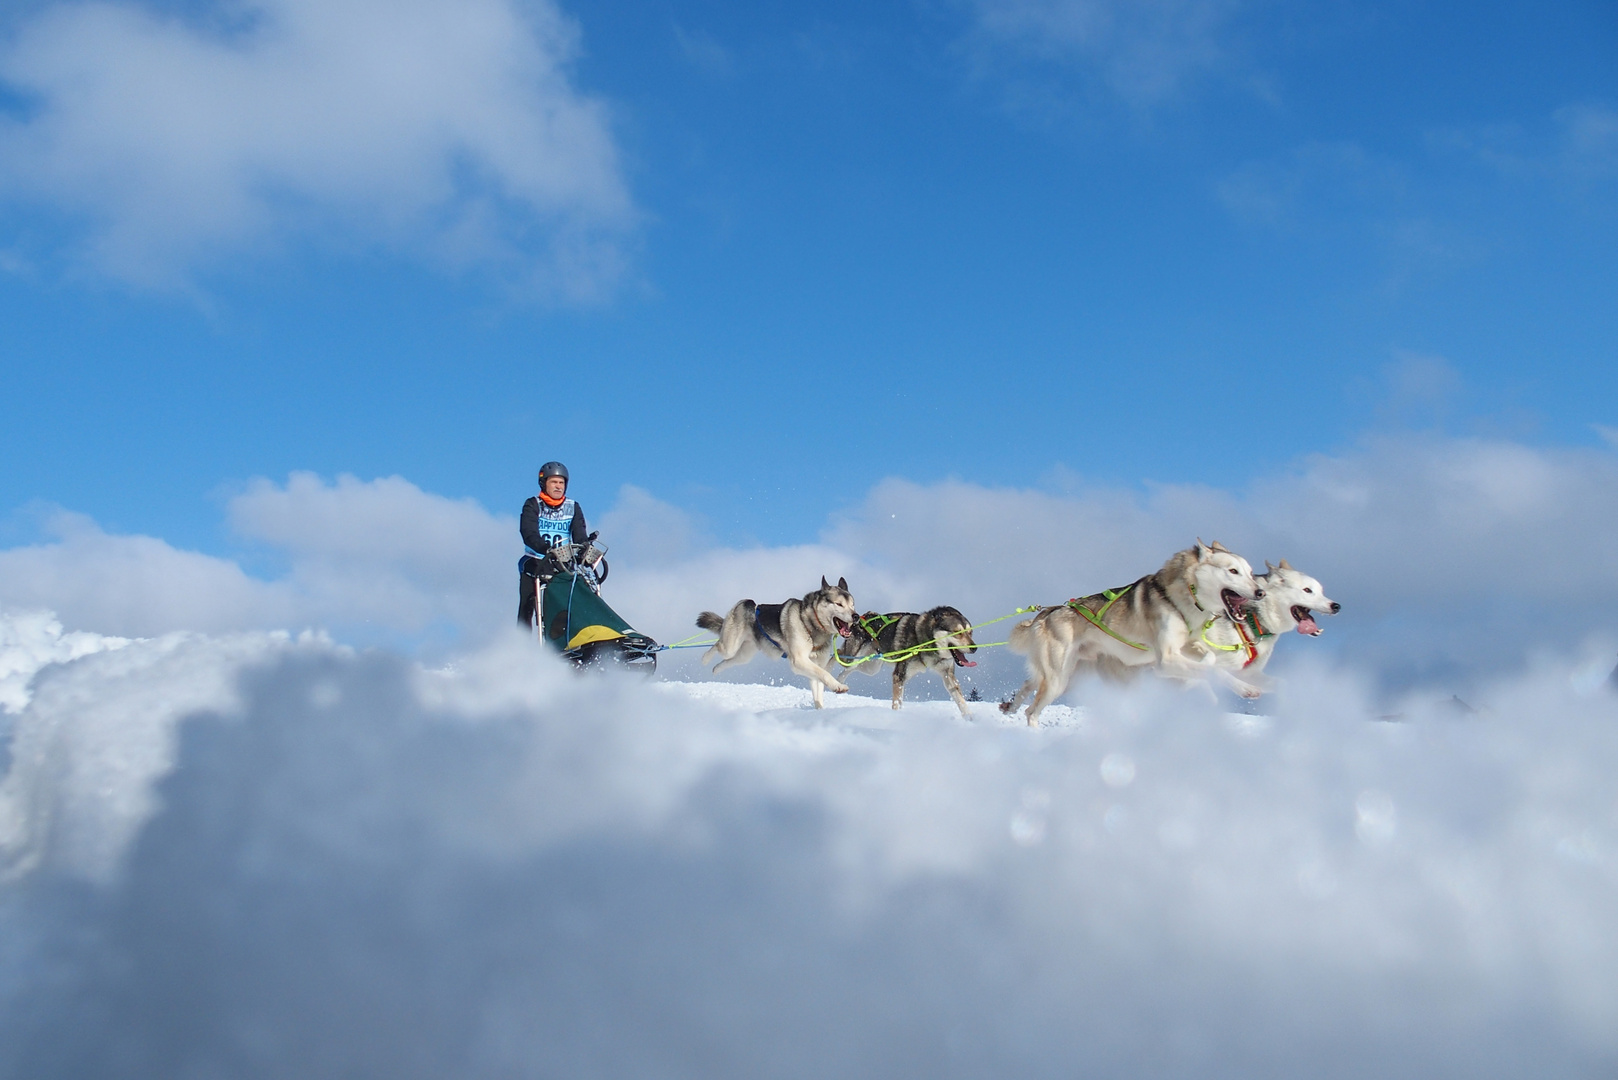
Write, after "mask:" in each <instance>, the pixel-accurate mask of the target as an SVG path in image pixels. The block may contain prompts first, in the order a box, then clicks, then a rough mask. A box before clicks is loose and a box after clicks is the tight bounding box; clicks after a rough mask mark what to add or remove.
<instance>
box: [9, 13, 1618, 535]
mask: <svg viewBox="0 0 1618 1080" xmlns="http://www.w3.org/2000/svg"><path fill="white" fill-rule="evenodd" d="M333 13H335V14H333ZM473 24H475V25H474V28H473V30H468V31H466V32H465V33H464V34H463V33H462V32H461V31H462V29H463V28H464V27H465V26H466V25H473ZM444 27H454V28H455V29H454V30H453V31H445V30H444ZM0 33H3V34H4V39H3V40H4V44H3V46H0V95H3V96H0V108H3V110H4V111H3V116H4V120H3V122H0V268H3V270H0V370H3V372H4V386H5V392H4V394H3V395H0V455H3V456H4V459H5V460H6V461H7V462H8V463H9V466H10V467H8V468H6V469H5V470H3V471H0V512H3V513H4V514H5V515H6V521H7V524H6V525H5V534H4V535H0V543H10V544H16V543H22V542H25V541H27V540H28V539H30V538H31V537H32V536H33V530H34V529H35V527H36V524H37V522H38V520H39V512H38V511H39V508H40V507H42V506H61V507H65V508H67V509H69V510H72V511H76V512H79V513H84V514H87V515H89V516H91V517H93V518H94V519H95V520H96V521H98V522H99V523H100V524H101V525H102V526H103V527H104V528H106V529H107V530H109V531H111V532H141V533H148V534H152V535H158V536H162V537H164V538H165V539H167V540H168V541H170V542H171V543H174V544H178V545H181V546H184V547H191V548H197V549H201V550H205V551H224V550H229V549H231V548H232V547H233V546H234V545H235V544H236V543H237V542H236V541H235V540H234V539H233V538H232V536H231V535H230V534H229V532H228V526H227V525H226V523H225V515H224V513H223V510H222V507H223V505H224V503H225V500H226V499H227V498H228V497H229V496H230V495H231V494H233V493H235V492H238V491H240V490H241V489H242V488H243V487H244V485H246V484H247V483H248V482H249V481H251V480H252V479H253V478H255V477H269V478H271V479H274V480H278V481H279V480H284V479H285V477H286V476H287V475H288V474H289V473H291V472H292V471H294V470H311V471H313V472H316V473H318V474H320V475H323V476H328V477H330V476H335V475H337V474H341V473H352V474H354V475H356V476H359V477H361V478H362V479H369V478H373V477H381V476H389V475H394V474H398V475H402V476H404V477H407V478H408V479H410V480H411V481H413V482H414V483H416V484H418V485H420V486H421V487H423V488H425V489H427V490H430V491H433V492H437V493H440V494H443V495H447V496H451V497H457V498H458V497H471V498H474V499H476V500H478V501H479V502H481V503H483V504H484V505H486V506H488V507H489V508H490V509H493V510H496V511H498V512H510V513H514V512H515V510H516V508H517V506H518V505H519V504H520V502H521V500H522V499H523V498H524V497H526V496H527V495H528V494H529V493H530V492H531V490H532V480H533V475H532V474H533V472H534V470H535V468H536V466H537V465H538V464H539V463H540V462H541V461H543V460H546V459H548V458H552V457H560V458H562V459H563V460H565V461H567V462H568V463H569V465H570V466H572V468H573V470H574V473H575V476H576V477H577V484H576V490H575V493H576V494H577V495H578V496H579V497H580V498H581V499H583V500H584V501H585V503H586V505H587V507H591V508H593V509H595V510H596V512H597V513H599V512H600V509H604V508H605V506H606V505H607V504H609V503H610V502H611V500H612V499H613V498H614V496H615V494H616V492H617V491H618V489H619V488H620V486H621V485H623V484H634V485H637V486H640V487H642V488H645V489H647V490H649V491H651V492H653V493H654V494H655V495H657V496H658V497H660V498H662V499H665V500H669V501H672V502H674V503H676V504H677V505H679V506H681V507H682V508H684V509H685V510H686V511H688V512H690V513H692V514H694V515H696V516H697V517H698V518H700V519H702V520H703V521H705V522H706V524H707V526H708V528H709V529H710V530H711V532H712V533H713V535H715V536H716V537H718V538H720V539H723V540H725V541H727V542H732V543H746V542H749V541H758V542H764V543H784V542H795V541H800V540H804V539H809V538H812V537H813V536H814V535H815V534H816V533H817V532H818V531H819V530H820V529H821V528H822V527H823V526H824V525H825V522H826V520H827V514H828V511H831V510H835V509H837V508H839V507H844V506H848V505H851V504H853V503H855V502H857V501H858V500H859V499H861V498H862V497H863V496H864V494H865V493H866V492H867V491H868V490H869V489H870V488H871V487H872V486H873V485H874V484H875V483H876V482H877V481H878V480H880V479H882V478H884V477H894V476H896V477H903V478H909V479H913V480H917V481H922V482H926V481H931V480H934V479H939V478H942V477H945V476H948V475H955V476H960V477H965V478H971V479H976V480H979V481H981V482H985V483H989V484H994V485H1005V486H1012V487H1022V486H1033V487H1040V486H1044V487H1050V488H1060V487H1062V486H1063V485H1066V484H1071V483H1074V482H1075V479H1076V478H1077V479H1082V480H1083V481H1084V482H1090V483H1100V484H1106V485H1115V486H1124V487H1133V486H1137V485H1151V484H1161V483H1175V484H1178V483H1191V484H1208V485H1212V486H1216V487H1220V488H1239V487H1241V486H1242V485H1243V484H1244V483H1245V482H1247V481H1248V480H1249V479H1251V478H1254V477H1258V476H1261V475H1266V474H1270V473H1273V472H1275V471H1276V470H1277V469H1280V468H1284V467H1285V466H1286V464H1287V463H1288V462H1290V461H1294V460H1296V459H1299V458H1300V457H1301V456H1303V455H1307V454H1309V453H1312V452H1331V451H1334V450H1337V449H1340V448H1343V447H1345V446H1350V445H1353V444H1355V443H1356V442H1357V441H1358V440H1360V439H1362V438H1363V437H1364V436H1365V435H1366V433H1368V432H1374V431H1378V430H1386V429H1402V428H1409V427H1415V428H1431V427H1437V428H1440V429H1441V430H1446V431H1450V432H1454V433H1470V432H1481V433H1484V434H1489V435H1493V436H1500V437H1505V438H1509V439H1513V440H1519V441H1524V442H1528V443H1535V444H1550V445H1571V446H1591V445H1598V444H1599V443H1600V441H1601V437H1600V435H1599V434H1598V429H1597V428H1596V427H1595V426H1594V425H1607V426H1618V407H1615V405H1614V393H1613V391H1614V389H1615V386H1614V381H1615V377H1614V375H1613V370H1614V366H1615V365H1614V361H1615V360H1618V303H1615V302H1614V301H1615V299H1618V260H1615V259H1614V257H1613V254H1612V253H1613V252H1614V251H1615V250H1618V11H1615V9H1614V8H1613V6H1612V5H1611V4H1610V3H1595V2H1591V3H1566V4H1562V5H1556V6H1555V7H1554V8H1551V9H1532V10H1530V9H1526V8H1524V6H1522V5H1508V4H1483V5H1476V4H1467V5H1463V4H1455V3H1416V4H1332V3H1310V4H1300V5H1286V6H1282V5H1276V4H1266V3H1241V2H1238V0H1230V2H1217V0H1207V2H1204V0H1155V2H1148V3H1140V4H1133V5H1125V4H1116V3H1110V2H1107V0H960V2H950V3H945V2H939V3H895V4H870V3H863V4H816V5H784V4H731V3H691V4H658V3H651V4H627V3H611V2H604V3H594V2H570V3H565V4H562V5H560V6H559V7H556V6H551V5H549V4H546V3H528V4H517V3H513V2H511V0H476V2H475V3H467V4H450V3H447V2H439V0H416V2H414V3H412V4H408V5H402V6H397V7H396V6H391V5H386V4H382V3H379V2H374V0H353V2H350V3H345V4H327V5H315V4H312V3H311V2H310V0H262V2H259V3H253V4H243V5H218V4H210V3H185V4H173V3H170V4H156V3H154V4H137V3H128V4H122V5H117V6H115V7H110V8H109V7H106V6H86V5H78V4H63V3H37V2H36V3H29V4H24V5H21V6H13V7H12V8H11V9H10V13H9V14H8V15H6V16H4V17H3V20H0ZM390 50H393V51H390ZM114 60H115V61H116V62H113V61H114ZM411 65H416V66H411ZM386 539H387V538H385V537H379V538H378V540H379V542H381V543H385V542H386Z"/></svg>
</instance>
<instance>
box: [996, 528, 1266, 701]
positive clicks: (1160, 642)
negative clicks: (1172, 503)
mask: <svg viewBox="0 0 1618 1080" xmlns="http://www.w3.org/2000/svg"><path fill="white" fill-rule="evenodd" d="M1263 595H1264V592H1263V590H1262V589H1261V588H1260V587H1259V584H1258V582H1257V581H1255V580H1254V579H1253V568H1252V567H1251V566H1249V565H1248V563H1247V560H1246V559H1244V558H1242V557H1241V556H1240V555H1237V554H1235V553H1234V552H1232V551H1230V550H1229V549H1227V548H1226V547H1225V546H1224V545H1223V544H1220V543H1219V542H1218V541H1215V542H1214V543H1212V544H1204V543H1203V542H1202V541H1201V540H1198V541H1197V542H1196V545H1195V546H1193V547H1189V548H1187V549H1186V550H1184V551H1180V552H1176V553H1175V554H1174V555H1173V556H1171V557H1170V558H1169V561H1168V562H1166V563H1164V564H1163V568H1162V569H1161V570H1159V571H1158V572H1157V573H1155V574H1148V575H1146V576H1145V577H1143V578H1141V579H1139V580H1138V581H1135V582H1133V583H1132V584H1129V585H1125V586H1123V587H1122V588H1119V589H1107V590H1105V591H1104V592H1100V593H1096V594H1095V595H1093V596H1084V597H1078V598H1076V599H1073V600H1069V601H1068V602H1067V603H1065V604H1059V605H1056V606H1054V607H1047V608H1042V609H1040V612H1039V614H1037V615H1035V616H1034V617H1033V618H1031V619H1027V620H1024V621H1023V622H1020V623H1018V624H1017V625H1016V626H1014V627H1013V628H1012V630H1011V650H1012V651H1013V652H1018V653H1022V654H1023V655H1024V656H1026V657H1027V658H1028V681H1027V682H1025V683H1023V685H1022V688H1021V689H1019V690H1018V691H1017V693H1016V694H1015V695H1014V696H1013V697H1012V698H1011V700H1010V701H1007V702H1005V703H1003V704H1002V705H1001V706H1000V709H1001V711H1003V712H1005V713H1008V714H1009V713H1014V712H1016V711H1017V707H1018V706H1019V705H1021V704H1022V703H1023V701H1024V700H1025V699H1026V698H1027V697H1028V695H1030V694H1033V695H1034V700H1033V703H1032V704H1030V705H1029V706H1028V723H1029V725H1030V726H1032V725H1033V724H1035V723H1037V722H1038V720H1039V714H1040V713H1041V712H1043V711H1044V709H1045V706H1047V705H1049V704H1050V703H1051V702H1053V701H1055V700H1056V699H1057V698H1059V697H1061V696H1062V693H1063V692H1064V691H1065V690H1066V689H1067V687H1068V683H1069V682H1071V681H1072V679H1073V673H1074V672H1075V671H1076V670H1077V669H1078V667H1079V665H1080V664H1083V663H1091V664H1097V665H1099V666H1101V667H1103V668H1107V667H1112V668H1134V667H1153V668H1155V669H1156V670H1157V672H1158V674H1160V675H1164V676H1167V677H1169V678H1172V679H1181V680H1185V681H1192V680H1205V679H1208V678H1210V677H1213V678H1218V679H1219V680H1220V681H1222V682H1224V683H1225V684H1226V685H1228V686H1230V687H1231V689H1233V690H1235V691H1236V692H1237V693H1239V694H1241V695H1242V696H1243V697H1258V696H1259V693H1260V691H1259V689H1258V688H1257V687H1256V686H1252V685H1250V684H1249V683H1246V682H1244V681H1243V680H1241V679H1240V678H1238V677H1237V676H1235V675H1234V674H1232V673H1231V672H1230V671H1229V670H1227V669H1225V668H1221V667H1218V666H1217V665H1215V664H1213V663H1212V662H1211V660H1210V659H1209V658H1208V656H1207V654H1206V652H1201V651H1188V649H1187V647H1188V646H1190V645H1191V644H1192V643H1193V642H1195V641H1196V640H1197V635H1198V634H1199V633H1200V632H1201V631H1202V630H1203V629H1206V628H1208V627H1210V626H1211V624H1212V622H1213V620H1215V619H1218V618H1219V617H1220V616H1221V615H1223V616H1226V617H1228V618H1230V619H1232V620H1235V619H1238V618H1240V617H1241V616H1242V614H1243V613H1244V612H1245V610H1246V607H1247V605H1248V604H1249V603H1250V602H1252V601H1254V600H1257V599H1258V598H1260V597H1262V596H1263Z"/></svg>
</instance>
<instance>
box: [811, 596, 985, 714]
mask: <svg viewBox="0 0 1618 1080" xmlns="http://www.w3.org/2000/svg"><path fill="white" fill-rule="evenodd" d="M977 648H978V647H977V643H976V642H974V641H973V640H972V624H971V622H969V621H968V620H967V618H966V616H965V615H962V614H961V613H960V612H959V611H957V610H956V609H955V608H952V607H935V608H933V609H932V610H931V611H924V612H921V613H920V614H917V613H915V612H913V611H891V612H888V613H887V614H886V615H882V614H878V613H877V612H875V611H868V612H866V613H865V614H864V615H861V616H860V618H859V621H858V622H856V623H855V624H854V629H853V630H852V631H850V632H849V634H848V636H847V638H845V639H844V641H843V647H842V648H841V649H838V650H837V655H838V657H839V658H840V659H842V661H843V662H844V663H847V664H852V665H853V666H854V670H856V671H858V670H860V669H861V668H865V667H868V666H870V665H879V664H880V661H879V660H878V657H879V656H892V655H893V654H898V656H897V659H894V660H891V661H889V662H890V663H892V664H893V707H894V708H895V709H897V708H899V707H900V706H902V705H903V704H904V698H905V683H906V682H907V681H908V680H909V679H910V677H911V676H912V675H919V674H921V673H922V672H923V671H936V672H938V674H939V676H940V677H941V678H943V680H944V689H946V690H948V691H949V696H950V697H951V698H953V699H955V705H956V707H958V708H959V709H960V710H961V715H962V716H964V717H966V718H967V719H969V720H970V719H971V718H972V713H971V711H970V710H969V709H968V708H967V707H966V697H965V695H963V694H962V693H961V684H960V682H959V681H958V680H957V679H956V678H955V669H956V668H958V667H976V666H977V662H976V661H973V660H968V659H967V658H966V657H967V654H968V653H974V652H977ZM861 657H865V658H866V659H865V660H864V661H863V662H861V663H856V661H859V660H860V658H861ZM870 670H873V671H874V670H875V668H874V667H871V668H870Z"/></svg>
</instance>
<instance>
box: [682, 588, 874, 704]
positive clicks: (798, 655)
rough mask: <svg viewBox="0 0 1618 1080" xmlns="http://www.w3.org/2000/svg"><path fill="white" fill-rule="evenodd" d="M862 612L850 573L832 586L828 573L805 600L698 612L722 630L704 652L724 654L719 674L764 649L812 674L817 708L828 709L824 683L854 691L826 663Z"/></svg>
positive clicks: (703, 621)
mask: <svg viewBox="0 0 1618 1080" xmlns="http://www.w3.org/2000/svg"><path fill="white" fill-rule="evenodd" d="M858 617H859V614H858V609H857V608H855V606H854V598H853V597H852V596H850V595H849V592H848V581H847V580H846V579H844V578H838V579H837V584H835V585H832V584H829V583H828V582H827V581H826V579H825V578H824V577H822V578H821V579H820V588H818V589H816V590H815V591H814V592H812V593H809V594H808V595H807V596H805V597H804V598H803V599H801V600H788V601H787V602H786V603H784V604H755V603H754V602H753V601H751V600H742V601H740V602H738V603H737V604H736V606H735V607H732V608H731V609H730V611H729V612H727V613H726V614H725V616H724V618H720V617H719V615H717V614H715V613H714V612H712V611H704V612H703V613H702V614H701V615H698V616H697V625H698V626H699V627H701V628H702V629H704V630H707V631H709V632H711V633H715V634H718V635H719V640H718V641H716V642H714V644H713V647H712V648H710V649H709V650H708V651H707V652H705V653H703V654H702V662H703V663H704V664H706V663H708V661H710V660H712V659H713V658H714V657H715V656H717V657H719V663H717V664H715V665H714V674H716V675H717V674H718V673H719V672H721V671H723V670H725V669H726V668H728V667H735V666H736V665H738V664H745V663H747V662H748V661H749V660H751V659H752V658H753V654H754V653H756V652H759V651H760V650H762V651H764V652H766V653H773V654H775V655H777V656H780V657H782V658H783V659H785V660H786V662H787V663H788V664H790V665H791V667H792V670H793V671H795V672H797V673H798V674H799V675H803V676H805V677H806V678H808V680H809V689H810V692H811V693H813V694H814V698H815V708H817V709H819V708H824V707H825V703H824V701H823V695H822V692H821V687H822V686H825V687H828V688H829V689H830V690H831V692H832V693H834V694H846V693H848V686H847V685H846V684H844V683H843V682H842V681H841V680H839V679H838V678H837V676H835V675H833V674H832V673H831V672H830V671H828V670H827V668H826V665H827V664H829V663H831V657H832V653H833V652H834V651H835V650H836V647H837V639H838V637H840V636H842V635H845V634H847V633H849V631H851V630H852V629H853V627H854V620H855V619H857V618H858Z"/></svg>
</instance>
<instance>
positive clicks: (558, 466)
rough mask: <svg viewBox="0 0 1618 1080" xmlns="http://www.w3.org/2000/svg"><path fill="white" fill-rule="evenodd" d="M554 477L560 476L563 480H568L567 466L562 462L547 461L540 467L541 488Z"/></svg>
mask: <svg viewBox="0 0 1618 1080" xmlns="http://www.w3.org/2000/svg"><path fill="white" fill-rule="evenodd" d="M552 476H560V477H561V478H562V479H563V480H566V479H567V466H566V465H563V464H562V463H561V462H560V461H547V462H546V463H545V464H543V465H541V466H540V467H539V486H540V487H544V486H545V481H546V480H547V479H549V478H550V477H552Z"/></svg>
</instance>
